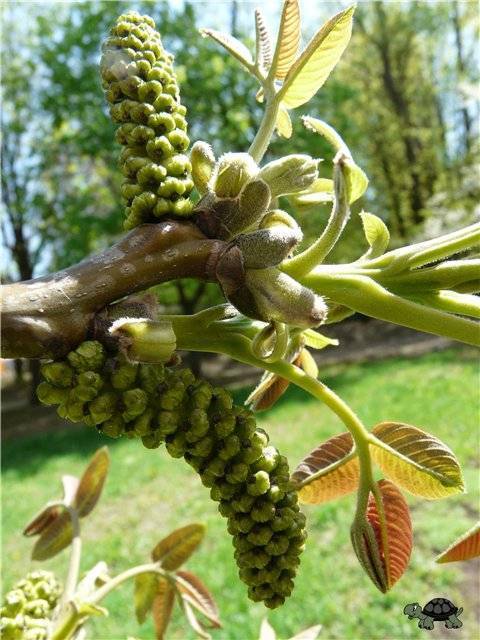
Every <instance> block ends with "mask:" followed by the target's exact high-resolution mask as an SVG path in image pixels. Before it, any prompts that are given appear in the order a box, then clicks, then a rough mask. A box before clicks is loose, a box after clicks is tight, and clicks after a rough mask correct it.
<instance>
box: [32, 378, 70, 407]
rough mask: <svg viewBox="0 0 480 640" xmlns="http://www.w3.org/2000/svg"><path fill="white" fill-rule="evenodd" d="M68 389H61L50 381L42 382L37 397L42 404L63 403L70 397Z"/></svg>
mask: <svg viewBox="0 0 480 640" xmlns="http://www.w3.org/2000/svg"><path fill="white" fill-rule="evenodd" d="M68 393H69V390H68V389H59V388H58V387H54V386H52V385H51V384H48V382H41V383H40V384H39V385H38V387H37V397H38V399H39V400H40V402H41V403H42V404H47V405H48V404H61V403H62V402H66V400H67V398H68Z"/></svg>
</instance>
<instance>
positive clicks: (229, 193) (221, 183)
mask: <svg viewBox="0 0 480 640" xmlns="http://www.w3.org/2000/svg"><path fill="white" fill-rule="evenodd" d="M257 173H258V166H257V163H256V162H255V160H254V159H253V158H252V156H251V155H250V154H249V153H225V154H224V155H223V156H221V158H220V159H219V160H218V162H217V165H216V167H215V170H214V174H213V177H212V184H211V187H212V190H213V191H214V192H215V194H216V195H217V197H218V198H236V197H237V196H238V195H239V194H240V191H241V190H242V188H243V187H244V186H245V185H246V184H247V182H250V181H251V180H252V179H253V178H254V177H255V176H256V175H257Z"/></svg>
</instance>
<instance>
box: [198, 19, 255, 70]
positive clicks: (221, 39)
mask: <svg viewBox="0 0 480 640" xmlns="http://www.w3.org/2000/svg"><path fill="white" fill-rule="evenodd" d="M200 34H201V35H202V37H204V38H212V40H215V42H218V44H220V45H221V46H222V47H223V48H224V49H226V50H227V51H228V53H229V54H230V55H232V56H233V57H234V58H236V59H237V60H238V61H239V62H240V63H241V64H243V65H244V66H245V67H246V68H247V69H248V70H249V71H250V67H251V66H252V65H253V60H252V54H251V53H250V51H249V50H248V49H247V47H246V46H245V45H244V44H243V43H242V42H240V40H237V38H234V37H233V36H231V35H229V34H227V33H221V32H220V31H215V29H200Z"/></svg>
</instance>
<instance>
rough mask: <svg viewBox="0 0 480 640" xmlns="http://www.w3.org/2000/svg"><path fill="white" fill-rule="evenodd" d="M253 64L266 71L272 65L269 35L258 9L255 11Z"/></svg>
mask: <svg viewBox="0 0 480 640" xmlns="http://www.w3.org/2000/svg"><path fill="white" fill-rule="evenodd" d="M255 32H256V41H255V49H256V51H255V63H256V64H257V65H258V66H259V67H264V68H265V69H268V68H269V67H270V66H271V64H272V45H271V42H270V34H269V33H268V29H267V27H266V25H265V20H264V19H263V15H262V13H261V11H260V9H255Z"/></svg>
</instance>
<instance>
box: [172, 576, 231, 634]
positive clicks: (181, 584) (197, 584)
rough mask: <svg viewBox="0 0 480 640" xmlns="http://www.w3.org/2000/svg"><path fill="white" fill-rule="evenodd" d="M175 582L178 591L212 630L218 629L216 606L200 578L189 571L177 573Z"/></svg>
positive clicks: (219, 625)
mask: <svg viewBox="0 0 480 640" xmlns="http://www.w3.org/2000/svg"><path fill="white" fill-rule="evenodd" d="M176 581H177V586H178V589H179V591H180V592H181V593H182V594H187V595H189V596H190V598H191V600H190V604H192V605H193V606H194V607H196V608H197V609H198V611H200V613H203V615H204V616H205V617H206V618H207V619H208V620H209V621H210V622H211V626H212V627H213V628H217V629H218V628H220V627H221V626H222V625H221V624H220V620H219V612H218V607H217V604H216V602H215V600H214V599H213V596H212V594H211V593H210V591H209V590H208V589H207V587H206V586H205V585H204V584H203V582H202V581H201V580H200V578H199V577H198V576H196V575H195V574H194V573H191V572H190V571H177V573H176Z"/></svg>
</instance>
